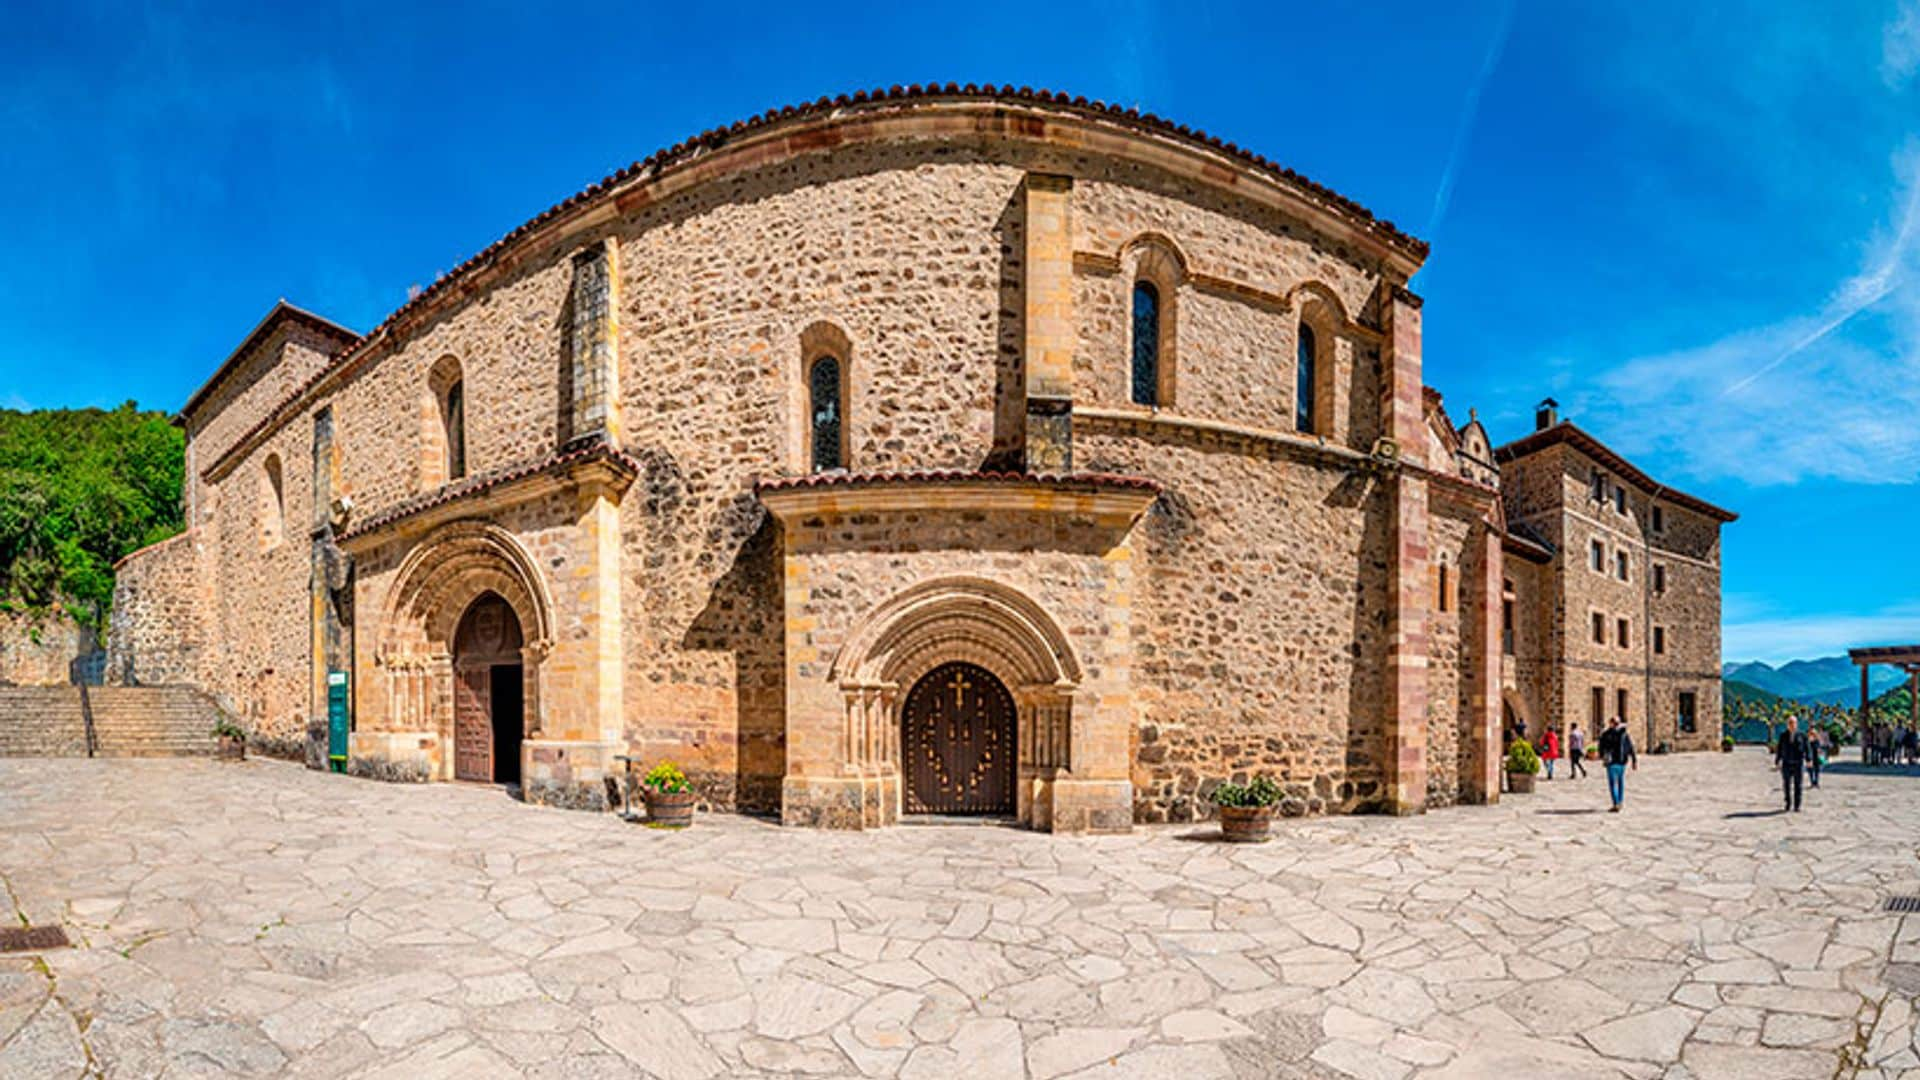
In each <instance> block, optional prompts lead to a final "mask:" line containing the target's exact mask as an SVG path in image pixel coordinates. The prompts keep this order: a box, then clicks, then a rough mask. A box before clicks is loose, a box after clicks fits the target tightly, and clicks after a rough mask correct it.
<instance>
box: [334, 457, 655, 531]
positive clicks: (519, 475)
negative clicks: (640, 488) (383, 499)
mask: <svg viewBox="0 0 1920 1080" xmlns="http://www.w3.org/2000/svg"><path fill="white" fill-rule="evenodd" d="M595 460H602V461H607V462H609V463H611V464H613V465H614V466H615V467H617V468H619V469H620V470H621V471H623V472H625V473H627V474H628V475H635V474H637V473H639V471H640V463H639V462H638V461H635V460H634V459H633V458H632V456H630V455H629V454H628V453H627V452H626V451H625V450H622V449H620V448H619V447H617V446H615V445H613V444H612V443H609V442H604V441H599V440H596V441H594V442H589V443H583V444H581V445H579V446H574V447H569V448H566V449H563V450H561V451H560V452H559V453H557V454H551V455H548V456H547V457H543V458H535V459H534V460H531V461H522V462H518V463H516V464H513V465H508V466H506V467H504V468H499V469H495V470H493V471H492V472H487V473H481V474H479V475H478V476H469V477H467V478H466V479H464V480H459V481H456V482H454V483H451V484H447V485H445V486H443V487H440V488H437V489H435V490H433V491H429V492H427V493H426V494H424V495H417V496H415V497H414V498H411V499H407V500H405V501H404V502H400V503H396V504H395V505H393V506H391V507H388V508H387V509H385V510H382V511H381V512H379V513H378V514H375V515H373V516H372V517H369V518H367V519H366V520H365V521H358V522H355V523H354V525H353V527H352V528H350V529H348V530H346V531H345V532H343V533H341V534H340V536H339V537H338V539H340V540H350V539H352V538H354V537H356V536H364V535H366V534H367V533H370V532H374V531H376V530H378V529H383V528H386V527H387V526H388V525H391V524H393V523H394V522H396V521H400V520H403V519H405V518H410V517H412V516H414V515H415V514H418V513H421V512H422V511H425V510H431V509H433V508H434V507H436V506H443V505H445V504H447V503H450V502H453V501H454V500H456V499H464V498H467V497H468V496H471V495H478V494H480V493H482V492H485V491H488V490H491V489H493V488H497V487H499V486H500V485H502V484H508V483H512V482H513V481H515V480H524V479H526V478H527V477H529V476H537V475H539V474H541V473H553V472H565V471H567V470H568V469H571V468H572V467H574V466H575V465H580V464H584V463H585V462H589V461H595Z"/></svg>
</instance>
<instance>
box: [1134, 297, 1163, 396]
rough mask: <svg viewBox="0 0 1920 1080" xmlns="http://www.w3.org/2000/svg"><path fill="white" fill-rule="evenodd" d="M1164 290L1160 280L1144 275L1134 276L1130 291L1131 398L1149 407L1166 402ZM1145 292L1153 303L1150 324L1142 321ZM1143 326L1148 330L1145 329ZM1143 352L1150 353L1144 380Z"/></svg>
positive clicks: (1146, 358) (1147, 357)
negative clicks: (1164, 381)
mask: <svg viewBox="0 0 1920 1080" xmlns="http://www.w3.org/2000/svg"><path fill="white" fill-rule="evenodd" d="M1162 292H1163V290H1162V289H1161V287H1160V284H1159V283H1158V282H1156V281H1154V280H1153V279H1152V278H1150V277H1147V276H1145V275H1141V276H1137V277H1135V278H1134V279H1133V290H1132V292H1130V293H1129V294H1128V297H1129V302H1128V309H1127V327H1128V330H1127V341H1128V346H1129V347H1128V353H1127V400H1128V401H1129V402H1131V403H1132V404H1135V405H1144V406H1146V407H1147V408H1149V409H1158V408H1161V407H1163V406H1164V404H1165V402H1163V401H1162V400H1161V399H1162V398H1163V397H1164V396H1165V395H1164V394H1163V393H1162V392H1161V391H1162V387H1163V382H1162V380H1163V378H1164V376H1165V369H1164V367H1163V366H1162V365H1163V364H1164V363H1165V356H1164V353H1165V352H1166V349H1165V345H1166V340H1165V337H1166V335H1165V319H1166V298H1165V297H1164V296H1162V295H1161V294H1162ZM1143 296H1144V297H1146V298H1147V299H1148V300H1149V301H1150V303H1151V311H1150V312H1149V315H1150V317H1151V319H1152V324H1151V325H1150V326H1147V327H1143V326H1142V325H1141V318H1142V316H1141V311H1140V300H1141V297H1143ZM1143 330H1144V331H1146V332H1145V333H1143ZM1143 352H1146V353H1147V355H1146V356H1145V361H1146V364H1147V366H1148V370H1147V371H1146V372H1145V375H1146V378H1145V380H1144V382H1143V380H1142V374H1143V372H1142V370H1141V368H1142V353H1143ZM1143 392H1144V393H1146V394H1147V400H1142V399H1141V395H1142V393H1143Z"/></svg>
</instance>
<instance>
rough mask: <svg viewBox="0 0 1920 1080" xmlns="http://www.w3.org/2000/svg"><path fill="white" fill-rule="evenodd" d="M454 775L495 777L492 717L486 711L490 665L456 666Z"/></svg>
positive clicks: (456, 776) (466, 777) (465, 777)
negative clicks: (488, 666)
mask: <svg viewBox="0 0 1920 1080" xmlns="http://www.w3.org/2000/svg"><path fill="white" fill-rule="evenodd" d="M453 778H454V779H455V780H480V781H483V782H485V781H491V780H492V779H493V719H492V717H490V716H489V715H488V712H487V669H486V668H484V667H463V668H455V669H453Z"/></svg>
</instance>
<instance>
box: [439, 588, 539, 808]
mask: <svg viewBox="0 0 1920 1080" xmlns="http://www.w3.org/2000/svg"><path fill="white" fill-rule="evenodd" d="M520 646H521V637H520V620H519V619H518V618H517V617H515V615H514V613H513V607H512V606H511V605H509V604H508V603H507V602H506V601H505V600H504V599H502V598H500V597H499V596H496V595H494V594H492V593H488V594H486V595H484V596H482V597H480V598H479V599H477V600H475V601H474V602H473V604H472V606H470V607H468V608H467V611H466V614H464V615H462V616H461V617H460V626H459V629H457V630H456V631H455V632H454V637H453V776H454V779H456V780H479V781H482V782H487V783H517V782H518V781H519V780H520V742H521V738H522V735H523V733H524V732H525V731H526V685H525V677H524V670H525V669H524V668H522V666H521V664H520Z"/></svg>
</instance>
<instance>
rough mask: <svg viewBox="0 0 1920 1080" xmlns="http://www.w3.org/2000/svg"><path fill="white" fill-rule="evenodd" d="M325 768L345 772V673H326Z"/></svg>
mask: <svg viewBox="0 0 1920 1080" xmlns="http://www.w3.org/2000/svg"><path fill="white" fill-rule="evenodd" d="M327 767H328V768H330V769H332V770H333V771H334V772H339V773H343V772H346V771H347V673H346V672H344V671H329V672H327Z"/></svg>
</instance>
